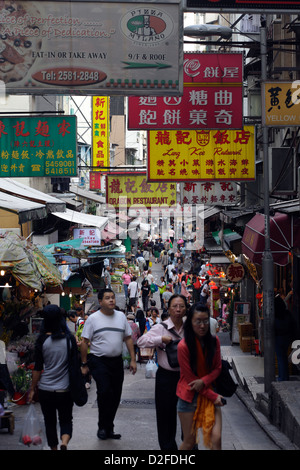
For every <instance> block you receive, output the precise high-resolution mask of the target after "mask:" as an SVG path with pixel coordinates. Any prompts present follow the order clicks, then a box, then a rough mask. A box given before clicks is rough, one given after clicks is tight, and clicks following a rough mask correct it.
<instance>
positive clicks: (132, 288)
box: [128, 276, 139, 314]
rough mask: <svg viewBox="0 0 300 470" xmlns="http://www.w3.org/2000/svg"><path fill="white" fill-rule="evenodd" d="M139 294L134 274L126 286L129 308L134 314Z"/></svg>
mask: <svg viewBox="0 0 300 470" xmlns="http://www.w3.org/2000/svg"><path fill="white" fill-rule="evenodd" d="M138 294H139V285H138V282H137V280H136V276H133V277H132V281H131V283H130V284H129V286H128V298H129V308H130V309H131V311H132V312H133V313H134V314H135V312H136V309H137V300H138Z"/></svg>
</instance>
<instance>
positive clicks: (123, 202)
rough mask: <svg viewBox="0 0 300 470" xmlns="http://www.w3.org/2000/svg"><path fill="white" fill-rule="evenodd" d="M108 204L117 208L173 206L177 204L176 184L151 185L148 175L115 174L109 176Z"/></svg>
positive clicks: (107, 185)
mask: <svg viewBox="0 0 300 470" xmlns="http://www.w3.org/2000/svg"><path fill="white" fill-rule="evenodd" d="M106 202H107V203H108V204H110V205H112V206H114V207H115V208H117V207H124V206H126V207H131V206H132V205H143V206H145V207H147V208H150V207H152V206H164V207H166V206H173V205H175V204H176V182H173V183H149V182H148V181H147V176H146V173H141V174H140V173H137V172H134V173H126V174H125V173H123V174H120V173H113V174H110V175H107V180H106Z"/></svg>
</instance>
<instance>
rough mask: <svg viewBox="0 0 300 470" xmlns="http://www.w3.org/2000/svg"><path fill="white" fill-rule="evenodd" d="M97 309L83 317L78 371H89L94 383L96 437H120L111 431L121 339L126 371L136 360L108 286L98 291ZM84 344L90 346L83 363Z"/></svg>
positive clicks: (117, 392) (120, 381) (121, 370)
mask: <svg viewBox="0 0 300 470" xmlns="http://www.w3.org/2000/svg"><path fill="white" fill-rule="evenodd" d="M98 300H99V304H100V310H98V311H97V312H95V313H93V314H92V315H90V316H89V318H88V319H87V320H86V322H85V324H84V327H83V331H82V336H81V338H82V340H83V341H82V346H81V360H82V364H81V366H82V373H83V374H84V375H85V374H87V373H88V370H90V372H91V374H92V376H93V378H94V380H95V382H96V385H97V401H98V414H99V419H98V432H97V436H98V437H99V439H102V440H104V439H120V438H121V435H120V434H115V433H114V418H115V415H116V412H117V409H118V407H119V404H120V399H121V393H122V386H123V380H124V368H123V359H122V351H123V341H124V342H125V343H126V346H127V348H128V351H129V353H130V357H131V362H130V370H131V371H132V373H133V374H135V373H136V368H137V366H136V360H135V352H134V346H133V341H132V338H131V328H130V325H129V323H128V321H127V318H126V316H125V315H124V313H123V312H119V311H118V310H115V306H116V299H115V294H114V292H113V291H112V290H111V289H103V290H101V291H100V292H99V294H98ZM88 347H89V348H90V355H89V360H88V362H87V353H88Z"/></svg>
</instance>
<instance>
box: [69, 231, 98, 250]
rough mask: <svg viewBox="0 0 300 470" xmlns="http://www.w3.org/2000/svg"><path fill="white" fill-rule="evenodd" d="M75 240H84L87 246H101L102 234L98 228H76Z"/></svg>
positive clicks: (83, 242)
mask: <svg viewBox="0 0 300 470" xmlns="http://www.w3.org/2000/svg"><path fill="white" fill-rule="evenodd" d="M74 238H82V244H83V245H85V246H100V245H101V234H100V230H99V229H98V228H74Z"/></svg>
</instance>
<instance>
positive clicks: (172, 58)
mask: <svg viewBox="0 0 300 470" xmlns="http://www.w3.org/2000/svg"><path fill="white" fill-rule="evenodd" d="M182 16H183V15H182V7H181V2H180V0H164V1H162V2H160V1H158V2H155V5H154V4H153V2H151V1H150V2H149V3H147V2H141V3H138V2H136V1H133V0H128V1H122V0H118V1H117V0H110V1H103V2H102V1H101V2H99V1H96V0H88V1H84V2H79V1H72V0H65V1H63V0H61V1H59V0H58V1H54V2H53V1H47V0H45V1H42V2H41V1H22V0H20V1H18V0H14V1H10V0H2V1H1V2H0V35H1V52H0V80H2V81H3V82H4V83H5V85H6V91H7V93H10V94H13V93H15V94H18V93H26V94H34V95H36V94H46V93H55V94H70V95H72V94H85V95H89V94H97V95H116V94H121V95H124V94H126V95H130V94H137V95H140V94H143V95H148V94H150V95H151V94H153V93H154V92H155V94H157V95H159V94H165V93H166V90H167V91H168V94H169V95H179V94H182V66H181V65H180V64H182V57H183V40H182V37H183V34H182V28H183V26H182Z"/></svg>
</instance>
